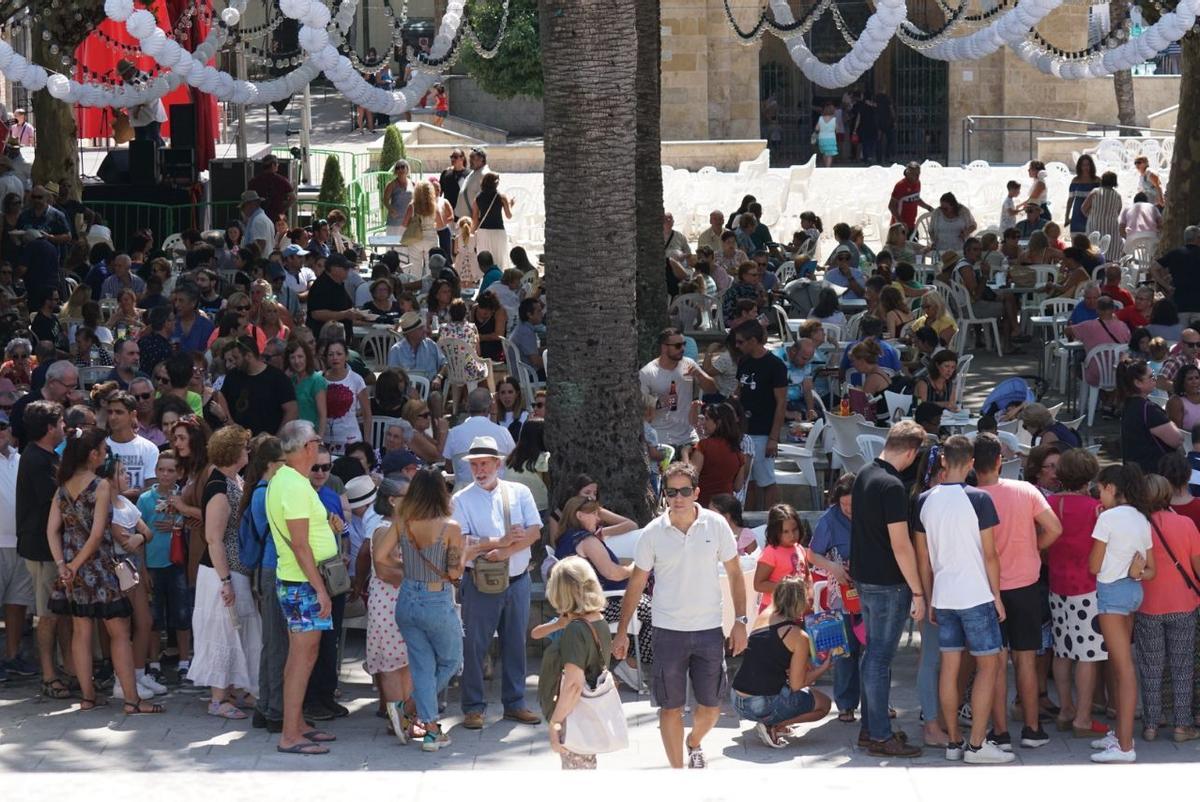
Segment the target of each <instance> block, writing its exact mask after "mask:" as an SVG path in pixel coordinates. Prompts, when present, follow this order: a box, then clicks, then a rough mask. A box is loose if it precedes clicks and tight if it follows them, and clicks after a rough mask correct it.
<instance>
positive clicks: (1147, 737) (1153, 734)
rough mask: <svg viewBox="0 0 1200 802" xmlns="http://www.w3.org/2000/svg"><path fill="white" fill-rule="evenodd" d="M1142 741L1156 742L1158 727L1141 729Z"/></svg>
mask: <svg viewBox="0 0 1200 802" xmlns="http://www.w3.org/2000/svg"><path fill="white" fill-rule="evenodd" d="M1142 740H1143V741H1156V740H1158V727H1143V728H1142Z"/></svg>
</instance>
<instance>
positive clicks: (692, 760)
mask: <svg viewBox="0 0 1200 802" xmlns="http://www.w3.org/2000/svg"><path fill="white" fill-rule="evenodd" d="M687 767H688V768H689V769H706V768H708V761H707V760H705V759H704V750H703V749H699V748H697V749H692V748H691V747H690V746H689V747H688V763H687Z"/></svg>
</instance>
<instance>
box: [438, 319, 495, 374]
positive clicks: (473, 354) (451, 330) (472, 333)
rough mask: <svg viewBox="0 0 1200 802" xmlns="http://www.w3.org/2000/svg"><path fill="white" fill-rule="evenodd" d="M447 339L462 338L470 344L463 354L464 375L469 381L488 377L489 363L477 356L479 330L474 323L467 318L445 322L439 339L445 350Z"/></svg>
mask: <svg viewBox="0 0 1200 802" xmlns="http://www.w3.org/2000/svg"><path fill="white" fill-rule="evenodd" d="M447 340H462V341H464V342H466V343H467V344H468V345H469V346H470V348H468V349H467V351H466V353H465V354H464V355H463V358H464V359H465V360H466V363H465V367H464V368H463V375H464V376H465V377H466V379H467V381H473V382H477V381H482V380H483V379H485V378H487V374H488V366H487V363H486V362H484V361H483V360H482V359H480V358H479V357H478V356H477V354H478V353H479V330H478V329H477V328H475V324H474V323H470V322H468V321H465V320H463V321H457V322H456V321H453V320H451V321H449V322H447V323H443V324H442V332H441V336H440V339H439V343H440V344H441V345H442V346H443V350H445V342H446V341H447Z"/></svg>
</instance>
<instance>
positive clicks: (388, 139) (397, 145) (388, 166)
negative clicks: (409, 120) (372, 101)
mask: <svg viewBox="0 0 1200 802" xmlns="http://www.w3.org/2000/svg"><path fill="white" fill-rule="evenodd" d="M404 157H405V150H404V137H402V136H401V135H400V129H399V128H397V127H396V126H394V125H389V126H388V127H387V129H386V130H385V131H384V132H383V148H382V149H381V150H380V151H379V169H380V170H386V171H388V172H391V170H392V165H393V164H395V163H396V162H398V161H399V160H400V159H403V158H404Z"/></svg>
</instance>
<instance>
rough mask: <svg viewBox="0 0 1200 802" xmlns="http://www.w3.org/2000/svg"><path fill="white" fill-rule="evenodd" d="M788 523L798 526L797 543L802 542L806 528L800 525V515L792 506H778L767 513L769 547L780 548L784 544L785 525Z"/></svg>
mask: <svg viewBox="0 0 1200 802" xmlns="http://www.w3.org/2000/svg"><path fill="white" fill-rule="evenodd" d="M788 521H792V522H793V523H795V524H796V542H797V543H799V542H800V537H801V535H802V534H803V533H804V527H803V526H802V525H801V523H800V514H799V513H798V512H796V510H795V509H794V508H793V507H792V505H791V504H776V505H775V506H774V507H772V508H771V509H770V510H768V511H767V545H768V546H779V545H782V542H783V525H784V524H785V523H787V522H788Z"/></svg>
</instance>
